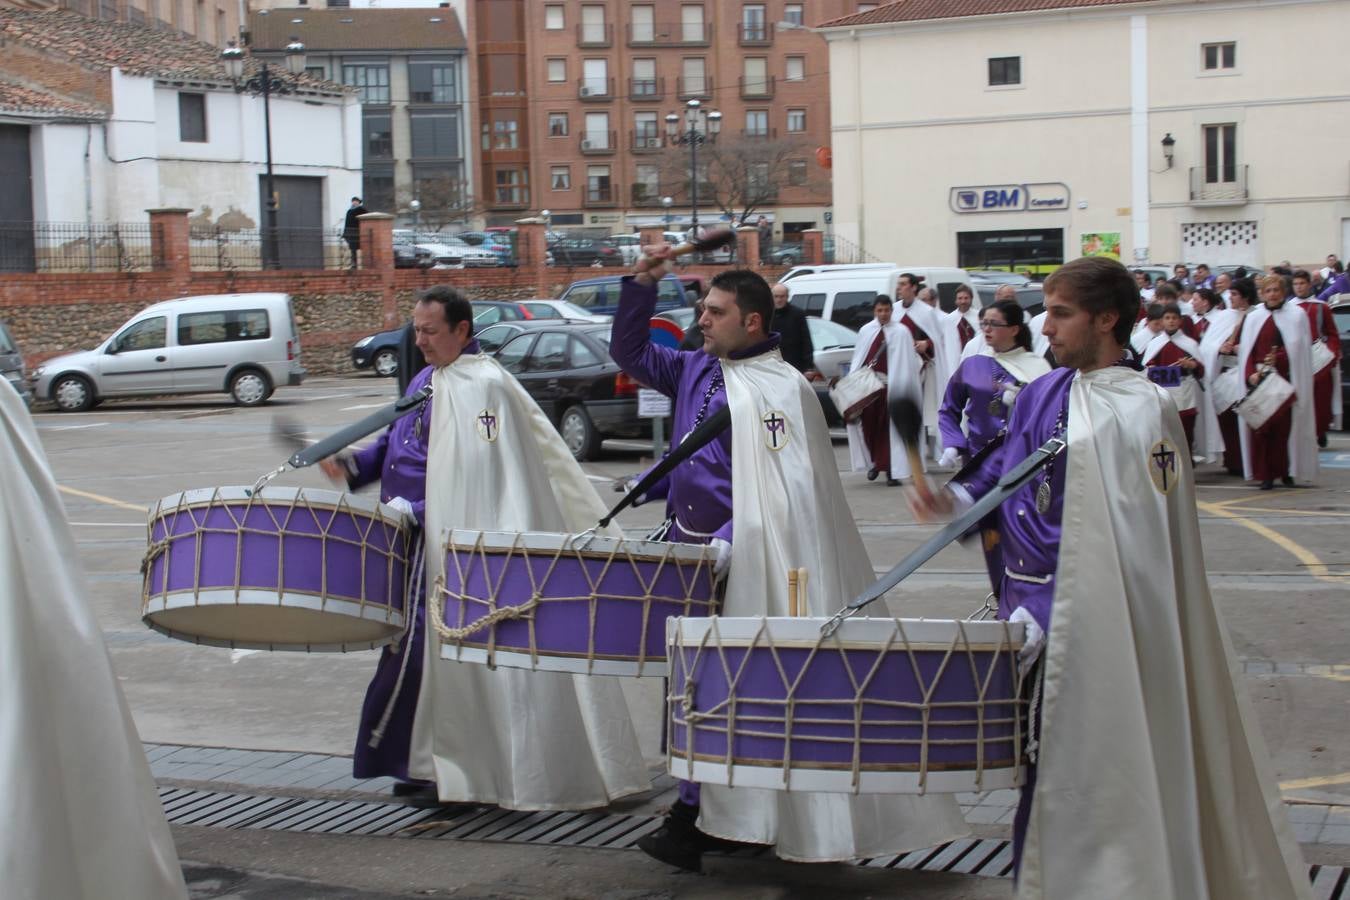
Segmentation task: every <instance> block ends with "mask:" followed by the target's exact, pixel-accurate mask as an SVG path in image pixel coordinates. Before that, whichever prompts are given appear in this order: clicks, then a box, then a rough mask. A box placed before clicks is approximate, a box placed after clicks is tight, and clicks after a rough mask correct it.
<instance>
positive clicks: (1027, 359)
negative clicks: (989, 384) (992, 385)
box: [971, 340, 1050, 386]
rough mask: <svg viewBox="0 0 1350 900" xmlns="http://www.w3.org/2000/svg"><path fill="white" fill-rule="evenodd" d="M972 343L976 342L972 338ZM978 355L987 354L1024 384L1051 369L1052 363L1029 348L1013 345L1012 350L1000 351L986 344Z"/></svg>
mask: <svg viewBox="0 0 1350 900" xmlns="http://www.w3.org/2000/svg"><path fill="white" fill-rule="evenodd" d="M971 343H974V341H973V340H972V341H971ZM978 355H979V356H987V357H989V358H990V359H992V360H993V361H994V362H996V363H998V364H999V365H1000V366H1002V367H1003V370H1004V371H1005V372H1007V373H1008V374H1009V375H1011V376H1012V377H1013V378H1016V379H1017V381H1018V383H1019V384H1022V385H1023V386H1025V385H1028V384H1030V383H1031V382H1033V381H1035V380H1036V379H1037V378H1040V377H1041V376H1042V375H1044V374H1046V373H1047V372H1049V371H1050V364H1049V363H1048V362H1046V361H1045V359H1044V358H1043V357H1040V356H1037V355H1036V354H1035V353H1032V352H1031V351H1029V350H1023V349H1022V348H1021V347H1013V348H1012V349H1011V350H1005V351H1003V352H1002V353H998V352H997V351H995V350H994V348H993V347H991V346H989V345H988V344H985V345H983V346H982V347H981V348H980V350H979V353H978Z"/></svg>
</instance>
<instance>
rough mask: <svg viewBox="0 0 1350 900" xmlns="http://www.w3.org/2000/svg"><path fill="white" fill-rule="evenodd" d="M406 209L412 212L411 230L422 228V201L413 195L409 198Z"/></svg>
mask: <svg viewBox="0 0 1350 900" xmlns="http://www.w3.org/2000/svg"><path fill="white" fill-rule="evenodd" d="M408 209H410V210H412V214H413V231H421V230H422V201H421V200H418V199H417V198H416V197H414V198H413V199H412V200H409V201H408Z"/></svg>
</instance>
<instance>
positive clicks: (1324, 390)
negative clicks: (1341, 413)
mask: <svg viewBox="0 0 1350 900" xmlns="http://www.w3.org/2000/svg"><path fill="white" fill-rule="evenodd" d="M1302 306H1303V311H1304V312H1306V313H1307V314H1308V324H1309V325H1310V326H1311V327H1312V339H1313V340H1314V341H1320V340H1323V339H1324V338H1325V340H1326V343H1327V349H1329V350H1330V351H1331V352H1332V353H1334V354H1336V362H1333V363H1332V364H1331V365H1329V366H1327V367H1326V368H1324V369H1323V370H1322V371H1320V372H1314V373H1313V417H1314V419H1315V420H1316V422H1317V440H1318V442H1319V443H1323V444H1324V443H1326V436H1327V431H1328V429H1330V428H1331V420H1332V418H1333V407H1332V403H1333V402H1334V400H1333V397H1332V396H1331V391H1332V388H1333V387H1334V386H1335V384H1334V382H1333V381H1332V377H1331V376H1332V372H1333V371H1334V370H1335V368H1336V363H1337V362H1339V361H1340V358H1341V335H1340V332H1338V331H1337V330H1336V316H1335V314H1334V313H1333V312H1332V311H1331V307H1330V306H1329V305H1328V304H1326V303H1320V302H1318V301H1316V300H1305V301H1304V302H1303V304H1302Z"/></svg>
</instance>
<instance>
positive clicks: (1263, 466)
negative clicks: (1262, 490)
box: [1242, 316, 1294, 481]
mask: <svg viewBox="0 0 1350 900" xmlns="http://www.w3.org/2000/svg"><path fill="white" fill-rule="evenodd" d="M1272 350H1273V351H1275V371H1277V372H1279V373H1280V374H1281V375H1282V376H1284V377H1285V378H1286V379H1287V378H1289V355H1288V354H1287V353H1285V350H1284V337H1283V336H1282V335H1281V334H1280V329H1279V328H1278V327H1277V326H1276V325H1275V317H1274V316H1270V317H1269V318H1267V319H1266V321H1265V322H1263V323H1262V325H1261V330H1260V332H1258V333H1257V335H1256V343H1255V344H1254V345H1253V346H1252V352H1251V355H1250V356H1248V357H1247V369H1246V371H1244V372H1243V373H1242V375H1243V377H1244V378H1250V377H1251V376H1252V375H1254V374H1255V373H1256V367H1257V366H1258V365H1259V364H1260V363H1261V362H1263V361H1264V360H1265V358H1266V355H1267V354H1269V353H1270V352H1271V351H1272ZM1293 427H1294V407H1293V404H1289V405H1287V406H1285V408H1284V409H1282V410H1280V411H1279V412H1278V413H1276V414H1275V415H1273V416H1271V417H1270V419H1269V420H1268V421H1267V422H1266V424H1265V425H1263V426H1261V430H1260V431H1253V432H1252V433H1251V436H1250V437H1249V438H1248V440H1250V442H1251V454H1252V478H1253V479H1255V480H1256V481H1274V480H1275V479H1277V478H1284V477H1286V476H1288V475H1289V432H1290V430H1291V429H1292V428H1293Z"/></svg>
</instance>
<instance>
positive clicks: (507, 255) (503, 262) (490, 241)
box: [479, 231, 516, 266]
mask: <svg viewBox="0 0 1350 900" xmlns="http://www.w3.org/2000/svg"><path fill="white" fill-rule="evenodd" d="M479 249H482V250H487V251H489V252H491V253H492V254H493V255H494V256H495V257H496V258H497V262H496V264H497V265H499V266H514V265H515V264H516V242H515V234H514V233H508V232H502V231H489V232H488V233H487V235H486V236H485V237H484V239H483V243H481V244H479Z"/></svg>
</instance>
